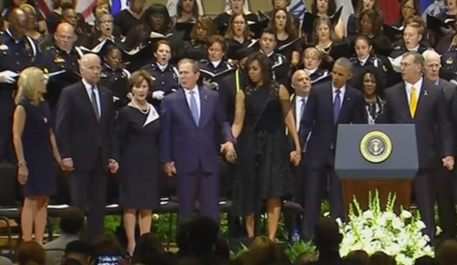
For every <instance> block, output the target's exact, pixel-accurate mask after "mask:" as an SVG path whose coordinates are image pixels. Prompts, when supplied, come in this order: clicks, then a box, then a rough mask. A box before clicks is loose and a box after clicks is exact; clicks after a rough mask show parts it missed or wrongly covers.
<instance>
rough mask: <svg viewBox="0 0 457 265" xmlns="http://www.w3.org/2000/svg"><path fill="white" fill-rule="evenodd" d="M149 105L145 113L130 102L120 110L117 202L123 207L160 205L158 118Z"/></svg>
mask: <svg viewBox="0 0 457 265" xmlns="http://www.w3.org/2000/svg"><path fill="white" fill-rule="evenodd" d="M150 107H151V109H150V110H149V113H148V114H144V113H142V112H140V111H139V110H138V109H136V108H134V107H131V106H125V107H123V108H122V109H121V110H120V111H119V116H118V121H117V122H118V124H117V125H118V137H119V144H120V151H121V152H120V154H121V156H120V157H121V159H120V164H119V172H118V177H119V202H120V205H121V207H122V208H123V209H137V210H143V209H154V208H157V207H158V206H159V197H160V196H159V173H160V155H159V136H160V119H159V117H158V113H157V111H156V110H155V109H154V107H152V105H151V106H150Z"/></svg>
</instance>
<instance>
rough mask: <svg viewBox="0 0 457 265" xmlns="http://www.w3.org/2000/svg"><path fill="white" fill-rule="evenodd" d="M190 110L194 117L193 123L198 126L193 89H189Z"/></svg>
mask: <svg viewBox="0 0 457 265" xmlns="http://www.w3.org/2000/svg"><path fill="white" fill-rule="evenodd" d="M190 112H191V113H192V117H193V118H194V121H195V124H196V125H197V126H198V121H199V115H198V107H197V99H196V98H195V91H190Z"/></svg>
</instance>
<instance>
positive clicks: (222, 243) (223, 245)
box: [214, 237, 230, 260]
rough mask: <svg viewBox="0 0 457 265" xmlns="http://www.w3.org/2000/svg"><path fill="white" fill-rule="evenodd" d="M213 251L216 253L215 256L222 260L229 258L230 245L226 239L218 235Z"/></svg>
mask: <svg viewBox="0 0 457 265" xmlns="http://www.w3.org/2000/svg"><path fill="white" fill-rule="evenodd" d="M214 253H215V254H216V256H218V257H220V258H222V259H224V260H228V259H230V247H229V245H228V242H227V240H225V239H224V238H222V237H219V238H218V239H217V242H216V247H215V249H214Z"/></svg>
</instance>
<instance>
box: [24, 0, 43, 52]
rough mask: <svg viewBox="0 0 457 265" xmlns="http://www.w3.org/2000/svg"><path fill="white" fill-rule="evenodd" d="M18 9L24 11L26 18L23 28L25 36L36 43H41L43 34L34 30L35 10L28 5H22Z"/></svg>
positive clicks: (35, 21)
mask: <svg viewBox="0 0 457 265" xmlns="http://www.w3.org/2000/svg"><path fill="white" fill-rule="evenodd" d="M19 8H20V9H21V10H22V11H24V13H25V15H26V16H27V26H26V28H25V34H26V35H27V36H29V37H30V38H32V39H34V40H36V41H37V42H38V43H40V42H42V41H43V40H44V38H45V34H41V33H40V32H39V31H38V30H37V29H36V28H35V25H36V23H37V13H36V11H35V8H34V7H33V6H32V5H29V4H22V5H20V6H19Z"/></svg>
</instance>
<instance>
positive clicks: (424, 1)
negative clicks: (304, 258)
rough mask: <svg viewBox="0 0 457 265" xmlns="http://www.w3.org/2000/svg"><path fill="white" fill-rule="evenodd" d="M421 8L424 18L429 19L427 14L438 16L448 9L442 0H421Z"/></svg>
mask: <svg viewBox="0 0 457 265" xmlns="http://www.w3.org/2000/svg"><path fill="white" fill-rule="evenodd" d="M420 10H421V12H422V19H424V21H427V15H430V16H437V15H439V14H441V13H442V12H443V11H445V10H446V6H445V5H444V1H442V0H435V1H431V0H421V1H420Z"/></svg>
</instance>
